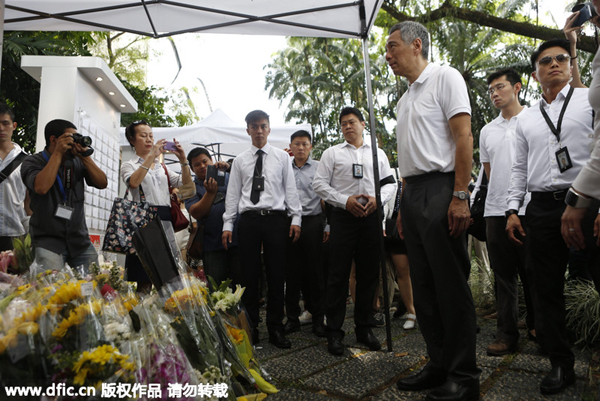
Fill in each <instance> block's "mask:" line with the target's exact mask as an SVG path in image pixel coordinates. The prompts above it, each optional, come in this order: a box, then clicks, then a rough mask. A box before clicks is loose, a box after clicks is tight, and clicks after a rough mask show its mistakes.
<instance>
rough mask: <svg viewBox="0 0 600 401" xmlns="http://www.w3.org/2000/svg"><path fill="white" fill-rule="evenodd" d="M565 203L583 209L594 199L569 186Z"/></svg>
mask: <svg viewBox="0 0 600 401" xmlns="http://www.w3.org/2000/svg"><path fill="white" fill-rule="evenodd" d="M565 203H566V204H567V205H569V206H571V207H574V208H576V209H583V208H586V207H588V206H590V205H591V204H592V199H591V198H584V197H583V196H582V195H579V194H578V193H577V192H575V190H574V189H573V188H569V190H568V191H567V196H566V197H565Z"/></svg>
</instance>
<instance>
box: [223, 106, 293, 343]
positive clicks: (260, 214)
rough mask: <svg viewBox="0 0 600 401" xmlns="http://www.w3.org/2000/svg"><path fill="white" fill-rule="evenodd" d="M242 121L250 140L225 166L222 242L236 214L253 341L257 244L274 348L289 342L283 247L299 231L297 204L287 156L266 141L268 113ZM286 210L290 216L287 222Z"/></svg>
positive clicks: (228, 240)
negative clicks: (227, 167)
mask: <svg viewBox="0 0 600 401" xmlns="http://www.w3.org/2000/svg"><path fill="white" fill-rule="evenodd" d="M246 124H247V129H246V131H247V132H248V135H249V136H250V138H251V139H252V146H251V147H250V149H248V150H246V151H245V152H242V153H240V154H239V155H238V156H237V157H236V158H235V161H234V162H233V166H232V168H231V175H230V178H229V186H228V189H227V197H226V199H225V213H224V214H223V236H222V238H223V246H224V247H225V249H227V246H228V244H230V243H231V239H232V231H233V222H234V221H235V218H236V216H237V215H238V214H240V216H241V217H240V221H239V225H238V242H239V245H238V249H239V253H240V260H242V264H243V266H242V271H243V280H244V285H245V287H246V290H245V291H244V296H243V300H244V304H245V305H246V308H247V309H248V314H249V315H250V319H251V320H252V322H251V324H252V326H253V329H252V337H253V342H254V343H255V344H256V343H257V342H258V340H259V338H258V322H259V296H260V294H259V292H260V286H259V282H260V277H261V275H262V261H261V250H262V251H264V255H263V256H264V262H265V268H266V273H267V286H268V294H267V329H268V332H269V342H271V343H272V344H274V345H275V346H276V347H279V348H290V347H291V342H290V341H289V340H288V339H287V338H286V337H285V335H284V326H283V318H284V312H283V307H284V304H285V297H284V283H285V250H286V242H287V238H288V237H290V238H292V239H293V240H294V241H297V240H298V238H299V237H300V224H301V220H302V206H301V205H300V200H299V197H298V192H297V190H296V181H295V179H294V172H293V171H292V165H291V163H290V156H289V155H288V154H287V152H285V151H283V150H282V149H277V148H274V147H272V146H271V145H269V144H268V143H267V138H268V136H269V133H270V132H271V128H270V126H269V116H268V114H267V113H265V112H264V111H262V110H254V111H252V112H250V113H248V115H247V116H246ZM288 214H289V215H290V216H291V217H292V221H291V225H290V224H289V223H288V219H287V216H288Z"/></svg>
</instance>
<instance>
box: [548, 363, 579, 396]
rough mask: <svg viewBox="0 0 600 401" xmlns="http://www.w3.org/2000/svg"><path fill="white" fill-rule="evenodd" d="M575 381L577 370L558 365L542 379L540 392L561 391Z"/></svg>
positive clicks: (552, 392)
mask: <svg viewBox="0 0 600 401" xmlns="http://www.w3.org/2000/svg"><path fill="white" fill-rule="evenodd" d="M573 383H575V372H574V371H573V369H567V368H563V367H561V366H557V367H554V368H552V370H551V371H550V373H548V375H547V376H546V377H544V380H542V383H541V384H540V392H541V393H542V394H556V393H560V392H561V391H563V390H564V389H565V388H567V387H568V386H570V385H571V384H573Z"/></svg>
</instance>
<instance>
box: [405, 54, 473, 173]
mask: <svg viewBox="0 0 600 401" xmlns="http://www.w3.org/2000/svg"><path fill="white" fill-rule="evenodd" d="M459 113H467V114H471V105H470V103H469V94H468V92H467V85H466V84H465V80H464V79H463V77H462V76H461V75H460V73H459V72H458V71H457V70H455V69H454V68H451V67H448V66H438V65H435V64H431V63H429V64H428V65H427V67H425V69H424V70H423V72H421V75H419V78H417V80H416V81H415V82H413V83H412V84H411V85H410V86H409V88H408V90H407V91H406V93H404V95H402V98H400V101H398V107H397V109H396V115H397V124H396V134H397V136H398V166H399V167H400V173H401V174H402V177H411V176H414V175H421V174H425V173H431V172H436V171H439V172H444V173H447V172H452V171H454V163H455V160H454V159H455V153H456V144H455V143H454V139H453V138H452V132H451V131H450V126H449V124H448V120H450V119H451V118H452V117H454V116H455V115H457V114H459Z"/></svg>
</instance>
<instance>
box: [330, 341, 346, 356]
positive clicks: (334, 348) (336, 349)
mask: <svg viewBox="0 0 600 401" xmlns="http://www.w3.org/2000/svg"><path fill="white" fill-rule="evenodd" d="M327 351H329V353H330V354H331V355H342V354H343V353H344V344H343V343H342V339H341V338H337V337H330V338H329V339H328V340H327Z"/></svg>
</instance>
